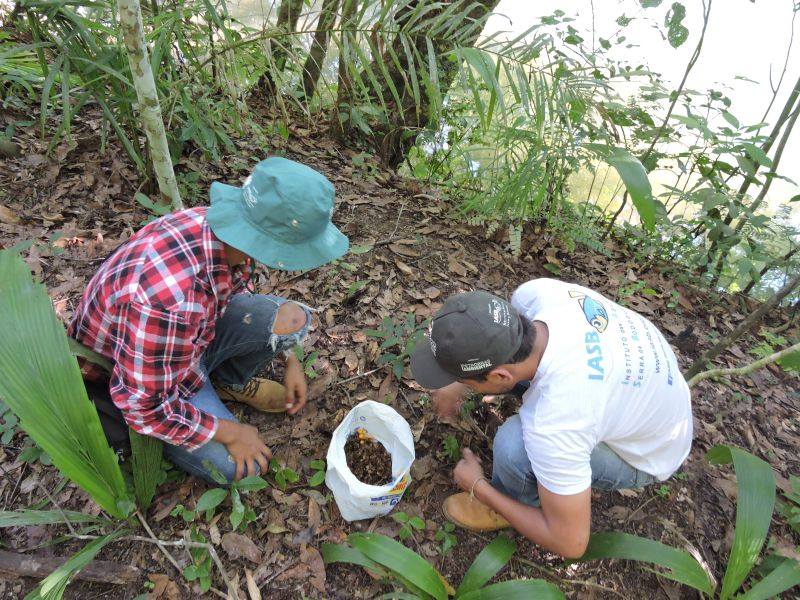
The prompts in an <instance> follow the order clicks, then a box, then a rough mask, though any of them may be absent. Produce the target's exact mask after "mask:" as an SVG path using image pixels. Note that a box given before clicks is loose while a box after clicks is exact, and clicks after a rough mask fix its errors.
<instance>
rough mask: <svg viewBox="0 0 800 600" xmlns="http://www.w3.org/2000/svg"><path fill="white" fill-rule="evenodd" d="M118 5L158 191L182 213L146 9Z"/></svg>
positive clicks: (126, 0)
mask: <svg viewBox="0 0 800 600" xmlns="http://www.w3.org/2000/svg"><path fill="white" fill-rule="evenodd" d="M117 4H118V6H119V26H120V30H121V32H122V39H123V42H124V44H125V49H126V50H127V53H128V64H129V65H130V68H131V78H132V79H133V87H134V88H136V97H137V98H138V101H139V114H140V116H141V118H142V125H143V126H144V131H145V134H146V135H147V141H148V143H149V145H150V158H151V159H152V161H153V167H154V169H155V172H156V179H157V180H158V188H159V189H160V190H161V193H162V194H163V195H164V196H165V197H166V198H168V199H169V200H170V203H171V204H172V208H173V209H174V210H179V209H181V208H183V203H182V202H181V195H180V192H179V191H178V182H177V181H176V180H175V171H174V170H173V168H172V158H171V157H170V154H169V145H168V144H167V133H166V131H165V130H164V121H163V120H162V118H161V105H160V103H159V101H158V91H157V90H156V82H155V79H154V78H153V70H152V69H151V68H150V60H149V58H148V56H147V46H146V45H145V41H144V26H143V25H142V9H141V6H140V4H139V0H119V1H118V3H117Z"/></svg>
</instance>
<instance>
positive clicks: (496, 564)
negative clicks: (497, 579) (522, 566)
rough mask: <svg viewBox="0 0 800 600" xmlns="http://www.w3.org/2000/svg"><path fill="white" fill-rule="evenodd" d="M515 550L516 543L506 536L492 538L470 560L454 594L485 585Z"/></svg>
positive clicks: (504, 564)
mask: <svg viewBox="0 0 800 600" xmlns="http://www.w3.org/2000/svg"><path fill="white" fill-rule="evenodd" d="M516 550H517V545H516V544H515V543H514V542H513V541H511V540H510V539H508V538H507V537H506V536H504V535H498V536H497V537H496V538H494V540H492V542H491V543H490V544H489V545H488V546H486V547H485V548H484V549H483V550H481V553H480V554H478V556H476V557H475V560H474V561H472V564H471V565H470V567H469V569H467V572H466V573H465V574H464V579H462V580H461V585H459V586H458V590H457V591H456V596H458V597H460V596H462V595H463V594H468V593H469V592H472V591H473V590H477V589H478V588H480V587H481V586H483V585H485V584H486V583H487V582H488V581H489V580H490V579H491V578H492V577H494V576H495V575H496V574H497V572H498V571H499V570H500V569H502V568H503V567H504V566H506V563H507V562H508V561H509V560H511V557H512V556H513V554H514V552H516Z"/></svg>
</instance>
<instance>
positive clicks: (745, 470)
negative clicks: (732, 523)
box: [706, 446, 775, 600]
mask: <svg viewBox="0 0 800 600" xmlns="http://www.w3.org/2000/svg"><path fill="white" fill-rule="evenodd" d="M706 458H707V459H708V461H709V462H710V463H711V464H720V465H721V464H728V463H731V462H733V467H734V469H735V470H736V489H737V497H736V529H735V531H734V534H733V545H732V546H731V553H730V557H729V558H728V568H727V569H726V570H725V577H724V578H723V580H722V591H721V592H720V600H727V599H728V598H730V597H731V596H733V594H734V593H735V592H736V591H737V590H738V589H739V587H740V586H741V585H742V583H743V582H744V580H745V579H746V578H747V575H748V573H750V570H751V569H752V568H753V565H754V564H755V563H756V561H757V560H758V555H759V553H760V552H761V548H762V546H763V545H764V541H765V540H766V539H767V530H768V529H769V524H770V521H771V520H772V510H773V508H774V507H775V475H773V473H772V467H770V466H769V465H768V464H767V463H766V462H764V461H763V460H761V459H760V458H758V457H757V456H754V455H752V454H750V453H749V452H745V451H744V450H742V449H741V448H736V447H735V446H714V447H713V448H711V450H709V451H708V453H707V454H706Z"/></svg>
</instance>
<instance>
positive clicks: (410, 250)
mask: <svg viewBox="0 0 800 600" xmlns="http://www.w3.org/2000/svg"><path fill="white" fill-rule="evenodd" d="M389 250H391V251H392V252H394V253H395V254H399V255H400V256H410V257H411V258H417V257H418V256H422V252H420V251H419V250H417V249H416V248H414V247H413V246H403V245H401V244H389Z"/></svg>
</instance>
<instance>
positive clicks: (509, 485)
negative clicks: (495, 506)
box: [492, 415, 656, 506]
mask: <svg viewBox="0 0 800 600" xmlns="http://www.w3.org/2000/svg"><path fill="white" fill-rule="evenodd" d="M492 455H493V462H492V487H494V488H495V489H496V490H498V491H500V492H503V493H504V494H505V495H507V496H510V497H512V498H514V499H515V500H518V501H520V502H522V503H523V504H527V505H529V506H539V504H540V502H539V489H538V487H537V484H536V476H535V475H534V474H533V468H532V467H531V461H530V459H528V453H527V452H526V450H525V444H524V442H523V440H522V422H521V420H520V418H519V415H514V416H513V417H511V418H510V419H508V420H507V421H506V422H505V423H503V424H502V425H501V426H500V428H499V429H498V430H497V434H496V435H495V436H494V448H493V451H492ZM590 461H591V467H592V488H594V489H598V490H621V489H626V488H639V487H644V486H646V485H649V484H651V483H653V482H655V481H656V478H655V477H653V476H652V475H650V474H649V473H645V472H644V471H639V470H637V469H636V468H635V467H632V466H631V465H629V464H628V463H626V462H625V461H624V460H622V459H621V458H620V457H619V456H618V455H617V454H616V453H615V452H614V451H613V450H612V449H611V448H609V447H608V446H607V445H606V444H603V443H600V444H598V445H597V446H595V448H594V450H593V451H592V454H591V457H590Z"/></svg>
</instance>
